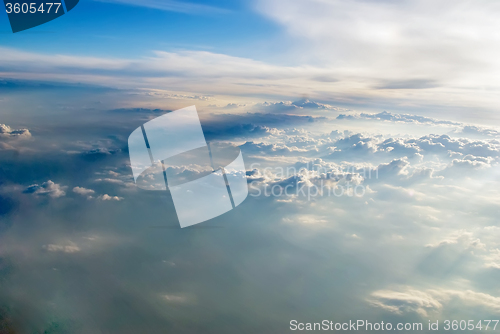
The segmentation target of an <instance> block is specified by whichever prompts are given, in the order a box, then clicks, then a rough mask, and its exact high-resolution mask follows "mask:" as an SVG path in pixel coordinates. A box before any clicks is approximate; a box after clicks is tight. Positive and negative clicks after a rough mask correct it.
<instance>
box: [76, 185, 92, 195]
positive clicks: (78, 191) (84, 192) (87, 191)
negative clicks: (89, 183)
mask: <svg viewBox="0 0 500 334" xmlns="http://www.w3.org/2000/svg"><path fill="white" fill-rule="evenodd" d="M73 192H74V193H75V194H78V195H82V196H90V195H92V194H93V193H95V191H94V190H92V189H87V188H83V187H74V188H73Z"/></svg>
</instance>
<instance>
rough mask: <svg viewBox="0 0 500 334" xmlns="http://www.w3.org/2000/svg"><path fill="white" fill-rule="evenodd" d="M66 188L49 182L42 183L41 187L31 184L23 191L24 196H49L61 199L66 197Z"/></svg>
mask: <svg viewBox="0 0 500 334" xmlns="http://www.w3.org/2000/svg"><path fill="white" fill-rule="evenodd" d="M66 188H67V187H66V186H61V185H60V184H57V183H54V182H53V181H51V180H48V181H47V182H44V183H42V184H41V185H38V184H33V185H31V186H29V187H28V188H26V189H25V190H24V193H26V194H34V195H41V196H45V195H46V196H50V197H53V198H58V197H63V196H65V195H66V192H65V189H66Z"/></svg>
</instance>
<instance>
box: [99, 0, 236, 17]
mask: <svg viewBox="0 0 500 334" xmlns="http://www.w3.org/2000/svg"><path fill="white" fill-rule="evenodd" d="M95 1H100V2H109V3H116V4H122V5H129V6H137V7H147V8H154V9H159V10H164V11H171V12H179V13H185V14H217V13H227V12H229V11H228V10H226V9H222V8H217V7H213V6H208V5H202V4H197V3H190V2H186V1H175V0H141V1H134V0H95Z"/></svg>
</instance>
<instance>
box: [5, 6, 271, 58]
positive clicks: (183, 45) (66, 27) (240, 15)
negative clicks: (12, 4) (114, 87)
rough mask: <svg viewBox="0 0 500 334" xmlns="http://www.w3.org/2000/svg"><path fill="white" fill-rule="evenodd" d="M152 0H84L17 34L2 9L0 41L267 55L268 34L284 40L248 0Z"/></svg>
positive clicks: (75, 48)
mask: <svg viewBox="0 0 500 334" xmlns="http://www.w3.org/2000/svg"><path fill="white" fill-rule="evenodd" d="M149 2H151V3H155V1H149ZM156 2H158V1H156ZM159 2H161V1H159ZM147 3H148V1H141V4H142V5H143V6H133V5H129V4H127V3H121V2H120V1H116V2H113V1H109V2H108V1H102V2H101V1H92V0H84V1H80V3H79V4H78V10H77V11H75V12H71V15H67V16H65V17H64V18H63V19H62V20H54V21H52V22H50V23H47V24H45V25H42V26H39V27H35V28H34V29H31V30H29V31H26V32H25V33H23V34H17V35H12V34H8V32H9V31H10V26H9V23H8V18H7V15H6V14H5V13H4V12H2V14H1V29H2V30H3V31H4V32H5V33H3V34H2V36H1V40H0V43H1V44H2V45H3V46H9V47H16V48H22V49H23V50H30V51H39V50H40V49H43V50H44V52H46V53H69V54H79V55H92V56H113V57H139V56H144V55H147V54H148V53H149V52H150V51H151V50H165V51H169V50H178V49H189V50H206V51H211V52H217V53H229V54H233V55H235V56H238V55H239V56H244V55H246V56H248V55H249V53H252V54H255V55H259V54H260V57H264V58H265V57H266V55H265V54H264V53H263V52H261V51H260V52H259V49H261V48H262V47H260V48H259V47H258V46H259V45H261V43H263V40H268V41H269V40H274V41H275V42H277V41H279V40H280V39H279V38H278V34H279V29H278V26H277V25H276V24H274V23H273V22H272V21H270V20H269V19H266V18H264V17H262V16H261V15H259V14H258V13H256V11H255V10H254V8H253V4H252V3H251V2H248V1H211V2H207V1H203V2H198V3H197V2H190V3H184V4H182V5H180V6H174V7H173V9H176V8H177V7H179V8H178V9H179V10H180V11H176V10H168V9H169V8H170V7H168V6H167V8H166V9H165V10H159V9H157V8H150V7H147V6H144V5H145V4H147ZM164 3H166V4H168V3H169V1H165V2H164ZM173 3H176V2H175V1H173ZM179 3H182V2H179ZM198 6H199V7H198ZM205 7H206V8H205ZM264 43H265V42H264ZM268 43H269V42H268Z"/></svg>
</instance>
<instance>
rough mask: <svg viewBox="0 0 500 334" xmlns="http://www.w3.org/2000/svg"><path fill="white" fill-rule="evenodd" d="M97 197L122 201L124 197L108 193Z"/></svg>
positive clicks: (104, 199)
mask: <svg viewBox="0 0 500 334" xmlns="http://www.w3.org/2000/svg"><path fill="white" fill-rule="evenodd" d="M97 199H100V200H102V201H121V200H122V199H123V197H118V196H109V195H108V194H104V195H100V196H99V197H97Z"/></svg>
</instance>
